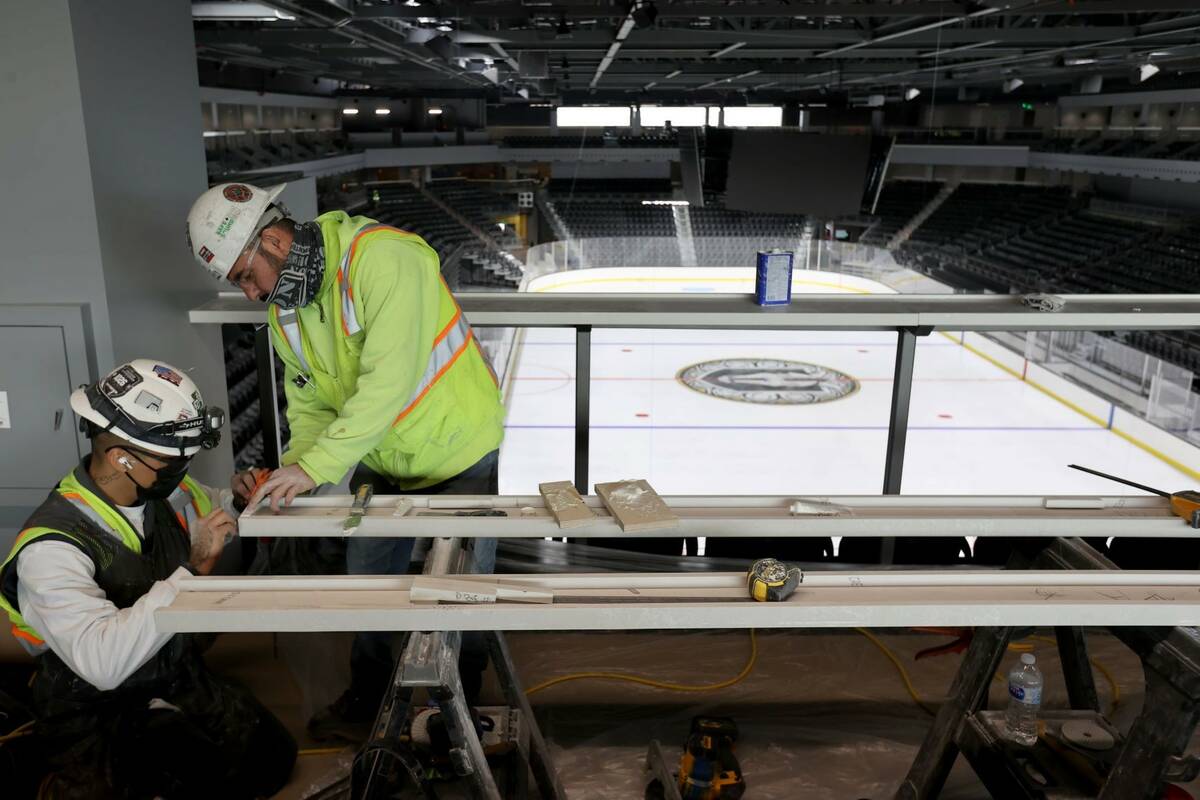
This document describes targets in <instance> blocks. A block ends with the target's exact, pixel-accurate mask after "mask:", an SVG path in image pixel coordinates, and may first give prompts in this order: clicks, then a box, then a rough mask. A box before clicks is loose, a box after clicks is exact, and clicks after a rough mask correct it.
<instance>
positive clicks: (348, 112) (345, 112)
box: [342, 108, 358, 117]
mask: <svg viewBox="0 0 1200 800" xmlns="http://www.w3.org/2000/svg"><path fill="white" fill-rule="evenodd" d="M357 113H358V109H357V108H343V109H342V115H343V116H347V117H353V116H354V115H355V114H357Z"/></svg>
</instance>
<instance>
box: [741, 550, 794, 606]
mask: <svg viewBox="0 0 1200 800" xmlns="http://www.w3.org/2000/svg"><path fill="white" fill-rule="evenodd" d="M803 582H804V571H803V570H801V569H800V568H799V567H789V566H788V565H787V564H785V563H783V562H782V561H779V560H778V559H774V558H763V559H759V560H758V561H755V562H754V563H753V564H752V565H751V566H750V571H749V572H748V573H746V588H747V589H749V590H750V597H751V598H752V599H754V600H758V601H759V602H771V603H774V602H778V601H780V600H786V599H787V598H788V596H789V595H791V593H792V592H794V591H796V587H797V586H799V585H800V584H801V583H803Z"/></svg>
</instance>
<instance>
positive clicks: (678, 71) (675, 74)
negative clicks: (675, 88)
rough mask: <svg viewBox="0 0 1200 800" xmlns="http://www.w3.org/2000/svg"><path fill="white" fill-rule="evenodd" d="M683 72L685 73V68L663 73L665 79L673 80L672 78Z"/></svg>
mask: <svg viewBox="0 0 1200 800" xmlns="http://www.w3.org/2000/svg"><path fill="white" fill-rule="evenodd" d="M682 74H683V70H681V69H676V70H671V71H670V72H668V73H667V74H666V75H663V80H664V81H669V80H671V78H678V77H679V76H680V75H682Z"/></svg>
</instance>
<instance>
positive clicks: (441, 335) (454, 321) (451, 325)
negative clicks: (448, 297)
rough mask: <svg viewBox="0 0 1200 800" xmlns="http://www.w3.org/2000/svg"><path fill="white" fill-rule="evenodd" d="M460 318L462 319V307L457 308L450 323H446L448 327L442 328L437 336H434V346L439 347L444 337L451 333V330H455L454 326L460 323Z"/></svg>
mask: <svg viewBox="0 0 1200 800" xmlns="http://www.w3.org/2000/svg"><path fill="white" fill-rule="evenodd" d="M460 319H462V309H461V308H460V309H457V310H456V311H455V312H454V316H453V318H451V320H450V321H449V322H448V323H446V327H444V328H442V332H441V333H439V334H438V335H437V337H436V338H434V340H433V346H434V347H437V346H438V345H439V344H441V343H442V340H443V339H445V338H446V337H447V336H449V335H450V331H452V330H454V326H455V325H457V324H458V321H459V320H460Z"/></svg>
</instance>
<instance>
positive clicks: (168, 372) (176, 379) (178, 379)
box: [154, 364, 183, 386]
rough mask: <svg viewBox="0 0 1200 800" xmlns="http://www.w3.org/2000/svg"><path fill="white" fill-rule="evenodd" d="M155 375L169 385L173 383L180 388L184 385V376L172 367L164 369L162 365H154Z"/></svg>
mask: <svg viewBox="0 0 1200 800" xmlns="http://www.w3.org/2000/svg"><path fill="white" fill-rule="evenodd" d="M154 374H155V375H157V376H158V377H160V378H162V379H163V380H164V381H166V382H167V383H173V384H175V385H176V386H179V385H180V384H181V383H183V376H182V375H180V374H179V373H178V372H176V371H175V370H173V369H171V368H170V367H164V366H163V365H162V364H155V365H154Z"/></svg>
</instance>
